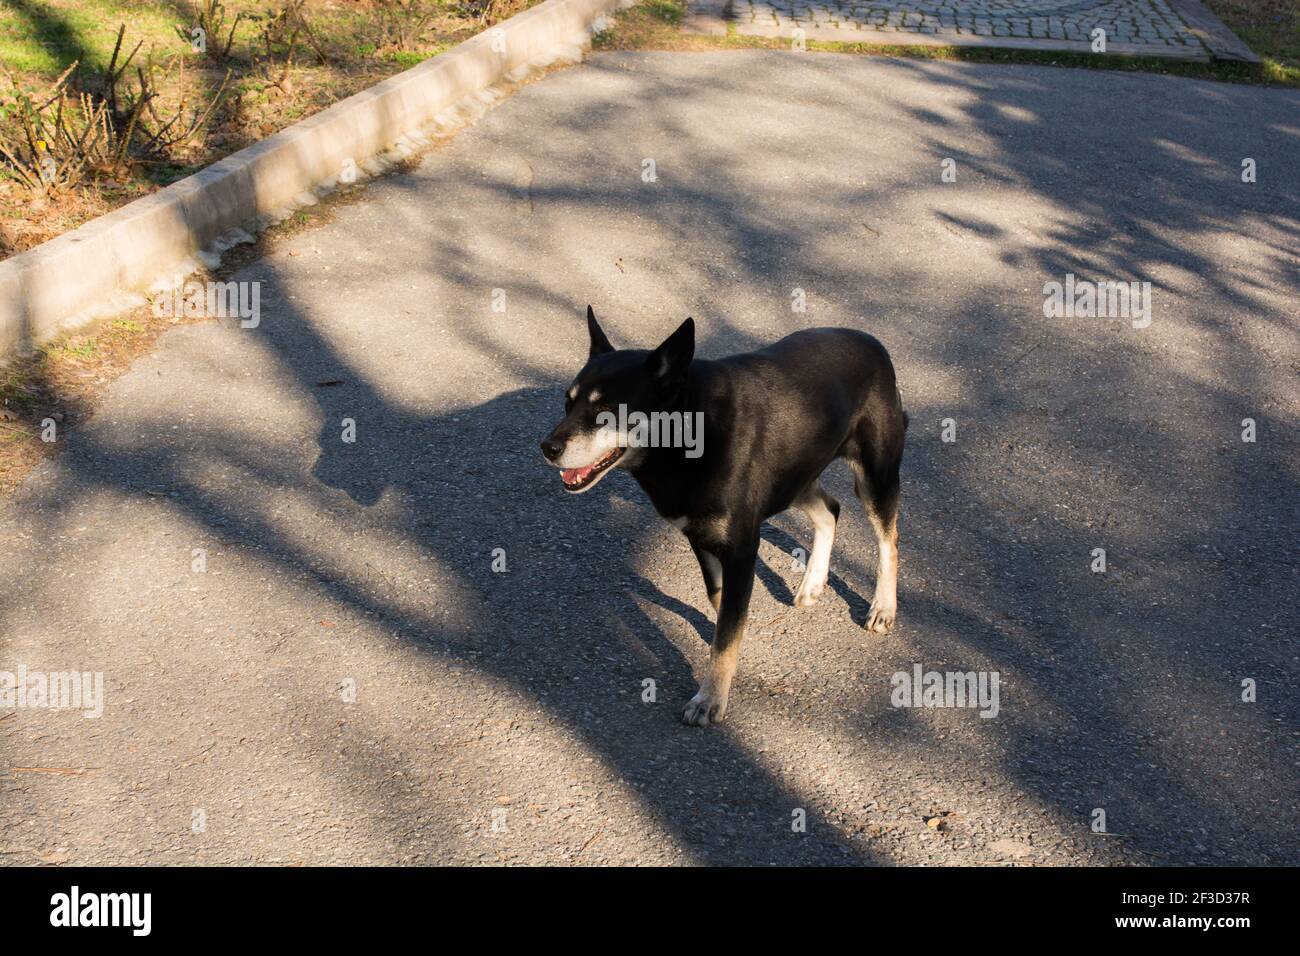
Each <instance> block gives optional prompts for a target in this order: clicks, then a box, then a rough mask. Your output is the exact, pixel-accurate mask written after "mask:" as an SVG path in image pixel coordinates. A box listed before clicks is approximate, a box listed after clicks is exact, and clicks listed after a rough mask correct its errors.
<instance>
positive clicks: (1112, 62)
mask: <svg viewBox="0 0 1300 956" xmlns="http://www.w3.org/2000/svg"><path fill="white" fill-rule="evenodd" d="M1255 2H1268V0H1255ZM684 16H685V3H684V2H683V0H642V2H641V3H638V4H637V5H636V6H634V7H629V8H628V9H626V10H620V11H618V12H616V13H615V14H614V18H615V24H616V25H615V27H614V28H612V29H610V30H607V31H606V32H604V33H601V34H599V35H598V36H597V37H595V38H594V40H593V44H592V45H593V46H594V47H595V48H596V49H599V50H789V49H790V41H789V40H788V39H781V38H778V37H756V36H745V35H742V34H738V33H736V32H735V31H734V30H733V29H731V28H730V27H731V25H730V24H729V25H728V27H729V29H728V32H727V36H725V37H713V36H701V35H697V34H690V33H683V32H682V31H681V29H680V27H679V24H680V23H681V21H682V19H683V18H684ZM807 47H808V49H809V50H811V51H814V52H816V51H822V52H828V53H855V54H859V55H862V56H885V57H907V58H912V59H923V60H955V61H963V62H970V63H1008V64H1012V63H1029V64H1036V65H1039V66H1065V67H1076V68H1082V69H1092V70H1115V71H1119V72H1124V73H1162V74H1167V75H1170V76H1185V77H1190V78H1193V79H1202V80H1219V81H1223V82H1228V83H1252V84H1261V85H1276V86H1294V87H1300V69H1295V68H1293V67H1290V66H1287V65H1286V64H1285V63H1282V62H1278V61H1267V62H1265V63H1264V64H1263V65H1258V66H1257V65H1253V64H1248V63H1228V62H1214V63H1191V62H1187V61H1182V60H1170V59H1167V58H1165V57H1155V56H1146V57H1142V56H1116V55H1111V56H1106V55H1102V54H1096V53H1073V52H1068V51H1061V52H1056V51H1048V50H1000V49H995V48H990V47H976V46H920V45H909V44H905V43H900V44H889V45H885V44H875V43H831V42H827V41H822V40H808V41H807ZM1257 52H1259V53H1260V54H1261V55H1263V51H1262V50H1257Z"/></svg>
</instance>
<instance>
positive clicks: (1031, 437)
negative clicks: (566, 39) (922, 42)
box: [0, 52, 1300, 864]
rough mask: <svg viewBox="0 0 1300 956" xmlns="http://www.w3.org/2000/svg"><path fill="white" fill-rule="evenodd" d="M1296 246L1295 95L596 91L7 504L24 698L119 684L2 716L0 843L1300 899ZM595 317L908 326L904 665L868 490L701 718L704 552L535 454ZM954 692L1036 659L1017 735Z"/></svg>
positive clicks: (620, 70)
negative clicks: (696, 700)
mask: <svg viewBox="0 0 1300 956" xmlns="http://www.w3.org/2000/svg"><path fill="white" fill-rule="evenodd" d="M946 158H952V159H954V160H955V163H956V165H955V169H956V181H955V182H952V183H945V182H943V181H942V180H941V172H942V164H943V161H944V159H946ZM1244 158H1251V159H1253V160H1255V166H1256V170H1257V181H1256V182H1254V183H1243V182H1242V180H1241V169H1242V161H1243V159H1244ZM645 160H653V161H654V163H653V165H654V172H655V174H656V179H655V181H654V182H646V181H644V179H643V171H644V170H646V169H647V168H648V167H647V165H646V163H645ZM1298 250H1300V94H1298V93H1297V92H1295V91H1280V90H1260V89H1252V88H1248V87H1242V86H1228V85H1216V84H1210V83H1202V82H1192V81H1185V80H1180V79H1173V78H1164V77H1158V76H1149V75H1122V74H1115V73H1103V72H1087V71H1078V72H1074V71H1067V70H1058V69H1050V68H1031V67H1010V66H1008V67H999V66H990V65H975V64H968V65H962V64H945V63H926V62H920V61H909V60H882V59H874V58H871V59H867V58H853V57H842V56H836V55H827V54H794V53H789V54H783V53H772V52H746V53H740V52H731V53H719V54H666V53H665V54H661V53H647V54H617V55H612V54H609V55H599V56H595V57H593V58H592V59H590V60H589V61H588V62H587V63H585V64H584V65H582V66H580V67H576V68H573V69H569V70H564V71H560V72H557V73H555V74H553V75H551V76H549V77H547V78H545V79H544V80H541V81H539V82H537V83H535V84H532V85H530V86H528V87H526V88H524V89H523V90H521V91H520V92H518V93H517V94H516V95H514V96H512V97H510V98H509V99H507V100H505V101H504V102H502V103H501V104H500V105H498V106H497V107H496V108H494V109H493V110H492V111H490V112H489V113H488V114H487V115H486V116H485V117H484V118H483V119H482V120H481V121H479V122H478V124H477V125H476V126H474V127H473V128H471V129H468V130H466V131H465V132H463V133H461V134H460V135H459V136H457V137H456V138H455V139H454V140H452V141H451V142H450V143H449V144H447V145H446V146H444V147H442V148H439V149H437V150H435V151H434V152H432V153H431V154H429V155H428V156H427V158H426V159H425V161H424V162H423V163H422V165H420V167H419V168H418V169H417V170H415V171H412V172H408V173H404V174H401V175H396V176H393V177H390V178H387V179H384V180H382V181H378V182H376V183H374V184H373V185H372V186H371V187H370V188H369V191H368V195H367V196H366V198H365V199H364V201H362V202H359V203H356V204H353V205H349V206H345V207H342V208H340V209H339V210H338V211H337V213H336V215H335V216H334V218H333V220H332V221H331V222H329V223H327V224H324V225H321V226H320V227H319V228H315V229H312V230H309V231H307V232H305V233H303V234H301V235H300V236H298V237H296V238H295V239H294V240H293V241H291V242H288V243H282V244H279V246H278V247H277V248H275V249H274V250H273V251H272V252H270V253H269V254H268V255H267V256H266V257H264V258H262V259H260V260H258V261H256V262H253V263H252V264H250V265H248V266H247V267H245V268H244V269H243V270H242V272H240V273H239V274H238V275H237V276H236V278H237V279H239V280H241V281H257V282H260V283H262V285H261V287H260V288H261V305H262V316H261V324H260V326H259V327H258V328H256V329H243V328H240V327H239V325H238V323H236V322H234V321H229V320H222V321H212V322H207V323H202V324H198V325H192V326H184V327H178V328H177V329H175V330H173V331H172V332H170V333H168V334H167V335H166V336H165V337H164V339H163V340H162V341H161V344H160V345H159V347H158V348H157V349H156V351H155V352H153V353H152V354H150V355H148V356H146V357H144V358H142V359H141V360H140V361H138V362H137V363H136V365H135V366H134V367H133V368H132V369H131V371H130V372H129V373H128V374H126V375H125V376H123V377H122V378H121V379H120V380H118V381H117V382H116V383H115V384H114V385H113V387H112V389H111V392H110V394H109V396H108V398H107V401H106V403H105V404H104V406H103V408H102V410H101V412H100V413H99V414H98V415H97V416H96V417H95V418H94V419H93V420H92V421H89V422H87V423H84V424H83V425H82V426H81V427H80V428H78V429H76V430H75V431H73V432H72V433H71V436H70V437H69V438H68V439H67V447H66V448H65V449H64V451H63V453H62V454H60V455H59V456H57V457H56V458H55V459H53V460H52V461H51V462H50V463H48V464H47V465H45V466H43V467H42V468H41V469H40V470H39V471H38V472H37V473H36V474H34V475H33V476H32V478H31V479H30V480H29V481H28V482H27V484H26V485H25V486H24V487H23V488H22V489H21V490H20V491H19V493H18V494H17V495H16V496H15V497H14V498H13V499H12V500H11V501H9V502H8V503H7V504H5V505H4V506H3V516H2V517H0V541H2V542H3V547H0V580H3V582H4V588H3V591H2V592H0V635H2V636H3V646H2V647H0V652H2V654H0V670H10V671H16V670H17V669H18V667H19V666H25V667H26V668H27V669H28V670H29V671H42V672H55V671H61V670H69V669H76V670H79V671H87V672H102V673H103V675H104V682H105V693H104V712H103V715H102V716H101V717H99V718H97V719H86V718H84V717H83V716H81V714H80V713H75V712H70V711H67V710H49V709H40V708H22V709H18V710H16V711H14V712H13V713H12V714H8V715H6V713H5V712H0V824H2V825H3V837H2V841H3V842H2V844H0V860H2V861H4V862H6V863H18V864H27V863H38V862H42V861H46V862H63V861H67V862H71V863H85V864H95V863H130V864H143V863H190V862H204V863H250V862H257V863H290V862H299V861H301V862H306V863H363V864H368V863H399V862H428V863H435V862H471V863H472V862H484V863H496V862H512V863H556V862H560V863H564V862H575V861H576V862H581V863H602V862H604V863H622V864H631V863H646V864H650V863H754V864H769V863H787V864H803V863H875V864H916V863H994V862H1019V863H1039V864H1043V863H1052V864H1055V863H1083V864H1107V863H1247V864H1258V863H1284V862H1285V863H1291V864H1295V863H1300V852H1298V851H1297V838H1296V834H1297V832H1300V819H1298V817H1300V814H1298V813H1297V792H1298V791H1300V788H1298V787H1297V776H1298V775H1297V764H1296V758H1297V743H1298V742H1300V695H1297V693H1296V676H1297V642H1296V636H1297V633H1298V631H1300V628H1298V625H1300V615H1298V613H1297V608H1296V599H1295V598H1296V591H1297V573H1296V571H1297V553H1296V550H1295V549H1296V540H1297V536H1296V531H1297V524H1298V522H1297V507H1298V502H1300V495H1297V469H1298V468H1300V454H1297V452H1298V451H1300V448H1298V447H1297V445H1298V442H1297V434H1296V422H1297V413H1298V412H1300V389H1298V388H1297V374H1296V373H1297V370H1298V369H1300V364H1298V363H1300V348H1298V347H1297V311H1296V302H1297V291H1298V289H1297V275H1298V271H1297V266H1298V265H1300V257H1298V256H1297V251H1298ZM1067 273H1074V274H1076V275H1077V276H1079V277H1080V278H1086V279H1091V280H1113V281H1128V280H1137V281H1149V282H1150V283H1151V287H1152V321H1151V324H1150V325H1149V326H1148V327H1146V328H1142V329H1136V328H1134V327H1133V326H1132V323H1131V322H1128V321H1124V320H1122V319H1113V318H1079V317H1076V318H1071V319H1066V318H1054V319H1049V318H1045V317H1044V315H1043V299H1044V296H1043V286H1044V283H1045V282H1049V281H1053V280H1055V281H1064V279H1065V275H1066V274H1067ZM796 289H802V290H804V293H805V295H806V302H807V308H806V311H805V312H797V311H794V310H793V309H792V303H793V302H794V299H795V291H794V290H796ZM494 290H504V295H505V298H504V302H505V311H504V312H498V311H494V309H493V304H494V302H500V301H502V300H501V298H500V294H497V295H496V296H495V297H494ZM588 302H591V303H593V304H594V305H595V307H596V310H597V312H598V313H599V314H600V315H601V316H602V319H603V321H604V324H605V328H606V331H607V332H609V333H610V335H611V337H612V338H613V339H614V340H615V342H616V344H623V345H638V346H645V345H649V344H653V343H655V342H657V341H658V340H659V339H660V338H662V337H663V336H664V335H666V334H667V333H668V332H669V331H671V330H672V329H673V328H675V327H676V325H677V324H678V323H680V322H681V320H682V319H683V318H685V317H686V316H687V315H693V316H694V317H695V319H696V321H697V323H698V325H699V353H700V354H702V355H706V356H715V355H722V354H727V353H729V352H733V351H738V350H743V349H748V348H751V347H755V346H757V345H759V344H761V343H766V342H768V341H770V340H772V339H774V338H776V337H779V336H781V335H783V334H785V333H787V332H790V331H792V330H794V329H798V328H804V327H811V326H819V325H846V326H853V327H858V328H863V329H867V330H869V331H871V332H872V333H873V334H875V335H876V336H878V337H879V338H880V339H881V340H882V341H884V342H885V344H886V345H887V346H888V347H889V349H890V350H891V352H892V354H893V357H894V361H895V364H896V366H897V368H898V370H899V379H900V383H901V388H902V393H903V398H904V403H905V406H906V407H907V409H908V411H909V412H910V414H911V419H912V425H911V430H910V432H909V442H908V448H907V452H906V457H905V459H904V463H903V480H904V489H903V511H902V518H901V521H900V539H901V554H902V563H901V576H900V587H899V595H900V607H899V620H898V624H897V626H896V627H895V629H894V630H893V631H892V632H891V633H890V634H888V635H886V636H876V635H868V634H867V633H865V632H864V631H863V629H862V623H863V621H864V619H865V616H866V611H867V605H868V601H869V598H870V595H871V590H872V587H873V583H874V579H873V573H874V560H875V558H874V543H873V538H872V535H871V532H870V529H869V526H868V524H867V521H866V519H865V517H864V516H863V515H862V514H861V512H860V510H859V509H858V508H857V506H856V503H855V501H854V499H853V495H852V491H851V487H850V478H849V474H848V472H847V469H845V468H843V467H842V466H836V468H835V469H834V470H833V471H832V472H831V473H830V475H829V478H828V482H827V483H828V486H829V487H830V489H831V491H832V492H833V493H834V494H835V495H836V496H837V497H838V498H839V499H840V500H841V501H842V502H843V503H844V505H845V509H844V517H843V518H842V519H841V522H840V533H839V537H838V539H837V541H836V544H835V551H834V554H833V557H832V563H831V566H832V578H831V587H830V588H828V590H827V593H826V594H825V595H824V596H823V597H822V598H821V600H820V601H819V603H818V604H817V606H816V607H814V608H811V609H806V610H805V609H795V608H793V607H791V594H792V591H793V589H794V588H795V587H796V586H797V583H798V580H799V572H798V571H797V570H795V569H794V568H793V567H792V563H793V559H792V557H791V554H792V551H793V549H794V548H796V547H805V548H806V547H807V546H808V544H809V542H810V537H811V529H810V527H808V526H807V525H806V523H805V522H804V519H803V518H802V517H800V516H795V515H785V516H782V517H780V518H778V519H777V520H775V521H774V522H773V523H772V524H771V526H770V527H769V528H768V529H767V530H766V532H765V542H764V545H763V550H762V553H761V561H760V566H759V569H758V573H759V577H760V583H759V585H758V586H757V587H756V589H755V597H754V602H753V605H752V608H751V615H750V630H749V634H748V637H747V638H746V640H745V644H744V647H743V650H742V653H741V662H740V669H739V673H738V676H737V679H736V683H735V685H734V686H733V689H732V695H731V709H730V713H729V716H728V720H727V723H726V724H724V725H723V726H721V727H718V728H709V729H703V730H702V729H696V728H688V727H685V726H683V725H682V724H681V723H680V722H679V713H680V709H681V705H682V704H683V702H684V701H685V700H686V699H687V698H688V697H690V695H691V694H692V693H693V692H694V690H695V676H694V675H698V674H699V673H701V670H702V667H703V664H704V662H705V661H706V659H707V646H706V644H705V642H704V640H703V639H702V635H705V634H708V633H709V627H710V624H709V622H710V620H711V616H712V612H711V610H710V609H709V607H708V604H707V601H706V600H705V594H704V589H703V586H702V584H701V582H700V580H699V578H698V572H697V569H696V565H695V561H694V559H693V558H692V556H691V553H690V551H689V550H688V548H687V546H686V543H685V541H684V539H682V538H681V537H680V535H679V533H678V532H676V531H675V530H674V529H672V528H671V527H670V526H668V525H666V524H664V523H663V522H661V521H660V520H659V519H657V518H656V517H655V515H654V513H653V511H652V510H651V509H650V507H649V505H648V504H647V502H646V501H645V499H644V498H643V496H642V495H641V493H640V490H639V489H638V488H637V487H636V485H635V483H634V482H633V481H632V480H631V479H630V478H628V477H627V476H626V475H616V476H612V477H610V478H608V479H607V480H605V481H603V482H602V483H601V484H600V485H599V486H597V488H595V489H594V490H593V491H592V492H591V493H589V494H586V495H582V496H566V495H565V494H564V493H563V492H562V491H561V488H560V482H559V478H558V476H557V473H556V472H555V471H554V470H553V469H550V468H548V467H546V466H545V465H544V464H543V463H542V461H541V458H540V455H539V453H538V450H537V442H538V441H539V440H540V439H541V438H542V437H543V436H544V435H545V434H546V432H547V431H548V430H549V428H550V427H551V425H552V424H553V422H554V421H555V420H557V419H558V417H559V415H560V414H561V410H562V401H563V399H562V394H561V390H562V388H563V387H564V386H565V385H567V383H568V381H569V377H570V376H571V375H572V374H573V372H574V371H576V369H577V368H578V366H579V364H580V361H581V358H582V356H583V355H585V349H586V332H585V328H584V325H583V321H582V314H583V309H584V307H585V306H586V304H587V303H588ZM322 382H336V384H331V385H322V384H320V383H322ZM1246 418H1250V419H1253V420H1254V422H1255V427H1256V439H1257V440H1256V441H1254V442H1253V443H1252V442H1243V441H1242V440H1241V435H1242V424H1241V423H1242V420H1243V419H1246ZM344 419H352V420H354V421H355V423H356V437H357V440H356V442H355V443H351V444H348V443H345V442H343V441H342V440H341V435H342V431H343V428H344V424H343V420H344ZM945 419H951V420H952V422H953V424H954V426H955V438H956V440H955V441H952V442H945V441H944V440H943V426H942V425H941V422H943V420H945ZM1097 548H1103V549H1105V553H1106V562H1107V565H1106V571H1105V572H1104V573H1096V572H1094V571H1093V570H1092V566H1093V564H1094V561H1095V559H1094V557H1093V551H1094V549H1097ZM195 549H200V550H201V551H203V552H206V571H195V570H194V562H195V561H196V556H195ZM495 549H504V555H505V561H506V570H505V571H504V572H498V571H494V570H493V562H494V553H496V552H495ZM916 664H921V665H922V666H923V668H924V669H926V670H937V671H962V672H965V671H975V672H986V673H992V672H996V673H997V674H998V675H999V680H1000V685H999V686H1000V697H999V707H998V713H997V716H996V717H991V718H983V717H981V716H980V715H979V713H978V712H977V711H975V710H973V709H970V708H956V707H950V708H904V707H894V706H892V705H891V675H893V674H895V673H896V672H900V671H901V672H907V673H910V672H911V671H912V669H913V667H914V666H915V665H916ZM647 680H652V681H653V682H654V691H655V695H654V696H655V700H654V702H646V701H644V700H643V694H644V693H645V691H644V687H645V685H644V683H643V682H645V681H647ZM1246 680H1250V681H1253V682H1254V686H1255V689H1256V695H1257V696H1256V699H1255V700H1254V701H1253V702H1246V701H1243V699H1242V696H1243V681H1246ZM353 696H354V697H355V699H354V700H352V699H351V698H352V697H353ZM50 770H55V771H59V772H48V771H50ZM1097 810H1102V811H1104V813H1105V832H1095V830H1094V825H1095V821H1096V820H1098V819H1099V817H1098V816H1097V814H1096V811H1097ZM799 811H802V815H801V814H800V812H799ZM801 816H802V819H804V820H805V822H806V826H805V827H804V828H803V830H802V832H801V831H800V829H799V827H798V826H797V823H798V822H799V820H800V819H801ZM936 817H937V818H938V819H937V820H932V819H931V818H936Z"/></svg>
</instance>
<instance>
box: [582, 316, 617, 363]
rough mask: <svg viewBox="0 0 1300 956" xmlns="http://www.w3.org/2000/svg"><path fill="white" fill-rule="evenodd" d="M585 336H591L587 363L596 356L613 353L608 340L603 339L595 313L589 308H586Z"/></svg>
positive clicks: (602, 332)
mask: <svg viewBox="0 0 1300 956" xmlns="http://www.w3.org/2000/svg"><path fill="white" fill-rule="evenodd" d="M587 334H588V335H590V336H591V351H590V352H588V353H587V361H588V362H590V361H591V360H592V359H594V358H595V357H596V356H597V355H604V354H605V353H606V352H612V351H614V346H612V345H610V344H609V339H607V338H605V332H604V331H603V330H602V329H601V327H600V323H599V322H597V321H596V313H595V311H594V310H593V309H592V307H591V306H587Z"/></svg>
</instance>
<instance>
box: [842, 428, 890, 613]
mask: <svg viewBox="0 0 1300 956" xmlns="http://www.w3.org/2000/svg"><path fill="white" fill-rule="evenodd" d="M900 444H901V442H900ZM900 462H901V456H900V455H891V456H887V457H886V459H885V460H884V461H883V462H882V461H880V460H879V459H874V460H873V459H872V458H871V457H869V456H864V457H863V460H862V461H861V462H858V461H850V463H849V464H850V465H851V466H852V468H853V477H854V481H853V490H854V491H855V492H856V493H857V496H858V500H860V501H861V502H862V505H863V507H864V508H866V511H867V517H868V518H869V519H870V520H871V527H872V528H874V529H875V532H876V548H877V556H876V593H875V596H874V597H873V598H872V599H871V611H870V613H869V614H868V616H867V624H866V627H867V630H868V631H873V632H875V633H877V634H884V633H885V632H886V631H888V630H889V629H890V628H891V627H893V626H894V617H895V615H897V613H898V490H899V481H898V466H899V464H900Z"/></svg>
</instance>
